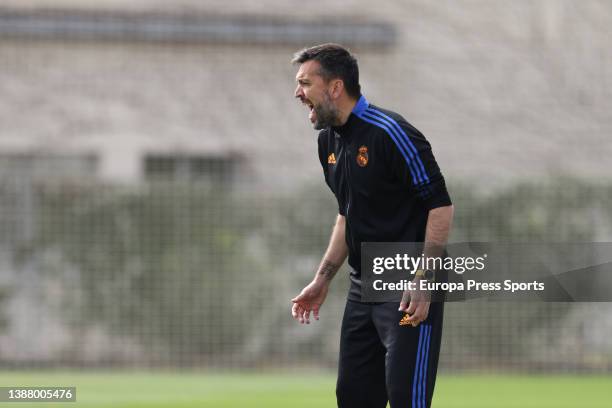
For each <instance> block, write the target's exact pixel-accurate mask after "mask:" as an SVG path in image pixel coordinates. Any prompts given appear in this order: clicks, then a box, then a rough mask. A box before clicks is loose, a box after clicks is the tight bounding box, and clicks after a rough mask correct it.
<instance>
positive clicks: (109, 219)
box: [0, 0, 612, 407]
mask: <svg viewBox="0 0 612 408" xmlns="http://www.w3.org/2000/svg"><path fill="white" fill-rule="evenodd" d="M610 27H612V4H611V3H610V2H608V1H595V0H587V1H582V2H575V1H566V0H539V1H517V2H507V1H498V0H495V1H485V0H481V1H472V0H470V1H468V0H459V1H452V2H450V1H437V2H427V1H407V0H397V1H395V0H394V1H391V0H388V1H381V2H371V1H363V0H341V1H337V2H329V1H321V0H313V1H309V2H301V1H296V0H289V1H280V0H260V1H257V2H254V1H248V0H234V1H217V0H205V1H196V0H177V1H174V2H162V1H158V0H134V1H131V2H123V1H119V0H100V1H97V2H91V1H84V0H5V1H3V2H2V5H1V6H0V367H1V368H2V373H0V379H1V380H2V384H0V385H25V384H26V383H28V384H29V383H36V384H41V383H44V384H51V383H54V384H56V381H59V380H60V379H63V380H64V381H67V382H69V383H70V384H81V383H80V382H79V381H84V380H78V379H77V377H75V376H74V375H73V374H71V373H78V378H97V379H92V380H91V382H90V383H87V384H85V385H83V387H84V388H83V389H84V390H85V396H84V397H82V398H80V399H79V401H81V402H82V403H83V404H86V403H90V404H92V405H88V406H94V405H95V404H99V405H95V406H136V405H128V402H125V401H124V402H121V401H123V400H121V398H122V397H121V395H123V394H121V392H120V391H117V390H118V389H119V388H112V387H118V385H117V384H120V383H122V384H123V385H124V386H126V387H127V385H126V384H129V381H136V380H134V378H141V377H130V376H128V377H125V376H126V375H128V374H126V373H133V372H138V373H141V375H143V376H146V375H152V374H160V375H164V376H165V377H163V378H164V383H165V384H168V382H169V380H168V378H171V377H172V376H173V375H174V373H177V375H179V374H181V373H191V374H193V373H197V375H201V376H202V377H201V378H200V377H197V376H196V377H195V379H193V378H192V381H193V384H192V394H193V395H192V394H189V395H192V397H189V398H191V399H189V398H187V399H186V400H184V401H183V400H181V401H183V402H182V403H184V404H191V403H192V402H194V401H195V402H198V401H199V403H200V404H201V405H198V406H218V407H221V406H228V407H229V406H245V407H246V406H260V405H257V403H256V402H254V401H263V399H264V398H267V397H264V396H261V395H260V394H256V395H260V396H259V397H251V398H252V399H251V400H250V403H246V402H242V403H239V402H235V403H232V402H228V401H229V400H227V401H226V400H223V401H222V399H223V398H226V397H227V398H229V397H228V394H232V392H225V393H224V394H223V396H222V397H219V398H221V399H219V400H217V402H211V401H210V400H206V398H207V397H206V396H202V395H200V394H198V393H199V392H201V390H202V388H201V387H206V386H208V387H209V388H207V391H206V393H212V392H215V391H218V390H219V389H224V388H223V387H226V388H227V387H230V389H232V390H242V391H240V392H241V393H244V392H246V391H244V390H245V389H248V384H253V382H251V381H255V383H257V381H261V379H262V378H269V379H270V381H269V383H266V384H268V385H269V384H285V386H286V387H287V389H292V388H291V387H293V386H295V384H293V385H289V384H286V383H282V381H287V376H288V377H291V378H296V380H295V381H296V382H297V383H298V384H299V383H300V382H301V380H300V377H299V375H303V374H304V373H307V374H306V375H311V376H313V377H308V378H310V379H312V378H316V379H318V380H320V381H322V382H321V384H320V387H319V388H317V389H316V390H314V391H313V390H309V391H308V393H307V394H308V395H310V397H312V395H314V394H316V393H317V392H321V395H323V397H321V398H322V399H321V400H320V401H319V400H317V401H319V402H313V401H314V400H313V401H311V402H309V403H308V405H304V406H332V405H333V389H334V384H333V382H334V378H333V376H334V370H335V367H336V363H337V349H338V341H339V327H340V317H341V313H342V310H343V306H344V301H345V294H346V290H347V288H348V279H347V277H346V269H343V270H342V272H340V273H339V274H338V277H337V278H336V280H335V283H334V285H333V293H332V294H331V295H330V296H329V298H328V300H327V303H326V304H325V306H324V308H323V309H322V319H321V321H319V322H317V323H316V324H311V325H310V326H300V325H299V324H297V323H296V322H294V321H293V320H292V319H291V316H290V299H291V298H292V297H293V296H295V295H296V294H297V293H298V292H299V291H300V290H301V288H302V287H303V286H304V285H305V284H306V283H307V282H309V280H310V279H311V278H312V276H313V274H314V270H315V268H316V267H317V265H318V262H319V260H320V257H321V255H322V253H323V251H324V249H325V247H326V245H327V240H328V237H329V233H330V231H331V227H332V224H333V221H334V218H335V211H336V206H335V202H334V198H333V196H332V194H331V193H330V192H329V190H328V189H327V187H326V186H325V184H324V181H323V177H322V171H321V168H320V164H319V162H318V157H317V150H316V137H317V133H316V132H314V131H313V130H312V128H311V125H310V123H309V121H308V119H307V115H308V112H307V110H306V109H305V108H304V107H303V106H302V105H301V104H299V103H298V102H296V101H295V100H294V98H293V92H294V89H295V80H294V78H295V72H296V70H297V68H296V67H294V66H292V65H291V64H290V60H291V58H292V55H293V53H294V52H295V51H297V50H299V49H301V48H303V47H305V46H309V45H314V44H317V43H322V42H339V43H342V44H344V45H347V46H348V47H349V48H350V49H351V50H352V51H353V52H354V53H355V54H356V56H357V58H358V61H359V64H360V71H361V84H362V90H363V93H364V95H366V97H367V98H368V99H369V100H370V101H371V102H373V103H375V104H377V105H379V106H383V107H385V108H388V109H391V110H394V111H397V112H399V113H401V114H402V115H403V116H405V117H406V118H407V120H408V121H409V122H411V123H412V124H413V125H414V126H416V127H417V128H418V129H420V130H421V131H422V132H423V133H424V134H425V135H426V137H427V138H428V139H429V141H430V142H431V143H432V145H433V148H434V153H435V155H436V157H437V160H438V163H439V165H440V167H441V169H442V171H443V173H444V175H445V177H446V179H447V185H448V186H449V190H450V193H451V196H452V197H453V201H454V203H455V206H456V210H457V213H456V218H455V225H454V230H453V234H452V237H451V241H454V242H461V241H466V240H474V241H504V242H505V241H509V242H512V241H517V242H526V241H527V242H528V241H536V242H542V241H577V242H594V241H596V242H607V241H611V240H612V177H611V176H612V174H611V172H610V156H611V155H612V139H611V137H612V115H610V109H611V104H610V101H611V100H612V99H611V98H612V52H610V43H611V42H612V30H611V29H610ZM445 330H446V332H445V337H444V343H443V347H442V356H441V361H440V369H441V373H442V374H443V375H442V379H441V381H442V382H441V385H440V386H439V387H440V388H439V390H438V392H437V396H436V398H438V401H439V402H440V403H441V405H440V406H449V407H451V406H464V405H460V404H459V402H460V401H467V400H466V399H465V398H469V397H463V398H464V399H463V400H462V399H461V398H459V397H457V394H452V393H451V391H450V390H451V389H452V387H451V385H452V386H455V385H456V386H457V387H459V388H460V387H467V386H468V385H466V384H468V383H454V382H453V381H454V380H455V379H460V378H476V379H477V380H474V381H476V382H472V383H469V384H472V385H469V386H470V387H471V386H473V384H477V385H478V384H480V385H482V387H481V388H486V386H485V385H484V384H488V383H487V382H486V381H487V380H486V378H487V377H488V376H490V375H491V374H496V375H500V376H503V375H510V376H515V377H516V378H518V379H520V378H526V377H525V376H531V375H534V374H538V375H547V376H550V375H553V376H556V375H559V374H563V375H564V377H563V378H566V379H567V378H574V377H572V376H575V378H578V377H582V378H584V376H585V375H587V374H589V375H595V374H596V375H598V376H601V375H604V377H601V378H605V379H606V380H605V381H607V383H608V384H609V383H610V377H605V376H606V375H609V374H610V372H611V371H612V305H610V304H608V303H591V304H586V303H535V302H533V303H522V304H521V303H501V302H495V303H492V302H486V301H473V302H467V303H453V304H449V305H447V308H446V316H445ZM57 373H63V374H62V375H63V377H62V375H59V374H57ZM96 373H98V374H99V373H104V377H103V379H101V378H102V377H86V376H87V375H96ZM109 373H110V374H115V375H116V377H115V378H118V379H120V380H118V382H115V383H113V382H112V381H113V380H112V379H110V380H109V378H111V377H112V375H110V377H109V376H108V375H109ZM219 373H222V374H219ZM308 373H310V374H308ZM56 375H59V376H56ZM245 375H247V376H248V375H252V376H253V377H246V379H245V377H244V376H245ZM483 375H484V377H478V376H483ZM83 376H85V377H83ZM122 376H123V377H122ZM296 376H297V377H296ZM470 376H476V377H470ZM568 376H569V377H568ZM126 378H128V379H129V380H126ZM147 378H149V377H147ZM172 378H173V377H172ZM190 378H191V377H190ZM249 378H250V379H249ZM483 378H484V379H483ZM547 378H548V377H547ZM597 378H600V377H597ZM54 379H55V380H56V381H54ZM88 381H89V380H88ZM105 381H109V382H105ZM147 381H149V382H148V384H155V382H154V380H151V379H150V378H149V380H147ZM155 381H159V379H158V380H155ZM233 381H237V382H233ZM308 381H310V380H308ZM457 381H460V380H457ZM559 381H561V380H559ZM605 381H604V382H605ZM96 384H107V386H109V387H111V385H108V384H112V387H111V388H110V389H109V390H108V392H107V393H106V392H102V391H100V390H101V389H103V388H100V387H98V388H96ZM177 384H183V385H184V384H186V383H185V382H182V383H181V382H180V381H179V382H178V383H177ZM206 384H208V385H206ZM211 384H212V385H211ZM228 384H229V385H228ZM257 384H260V383H257ZM554 384H556V385H559V384H561V383H559V382H557V383H554ZM60 385H62V384H60ZM64 385H68V384H64ZM234 386H235V387H234ZM241 386H242V388H240V387H241ZM88 387H89V388H88ZM134 387H136V386H134ZM175 387H177V388H176V389H180V388H181V385H176V384H175ZM244 387H246V388H244ZM258 387H259V388H258V389H261V387H264V386H263V385H261V384H260V386H258ZM279 387H281V386H279ZM152 388H154V387H148V388H147V387H145V386H143V388H142V393H139V392H133V393H132V394H133V395H132V396H131V397H130V398H132V400H130V401H132V402H131V403H134V404H136V403H140V402H139V401H140V399H139V398H141V397H142V394H144V393H147V395H149V393H151V392H152V391H151V390H152ZM264 388H265V387H264ZM281 388H282V387H281ZM134 389H137V388H134ZM176 389H175V390H176ZM113 390H114V391H113ZM445 390H446V391H445ZM173 392H174V391H173ZM176 392H178V391H176ZM296 392H297V391H296ZM157 393H158V394H156V395H157V397H158V399H157V400H156V403H159V401H160V400H163V398H164V397H165V396H167V395H172V396H173V397H172V398H174V397H175V394H172V392H171V391H164V390H159V389H158V390H157ZM102 394H105V396H106V398H110V399H106V400H104V399H103V397H102V396H101V395H102ZM247 394H248V392H247ZM534 394H537V392H535V391H534ZM77 395H78V394H77ZM109 395H110V397H109ZM126 395H127V394H126ZM251 395H252V394H251ZM317 395H318V394H317ZM438 395H439V396H438ZM591 395H593V394H591ZM451 396H452V398H451ZM96 398H97V399H96ZM100 398H102V399H100ZM113 398H115V399H113ZM125 398H128V397H125ZM168 398H170V397H168ZM198 398H200V399H198ZM277 398H281V399H279V400H278V401H277V402H278V404H279V405H274V403H273V402H269V403H265V404H264V403H262V404H263V405H261V406H268V407H269V406H285V405H283V401H284V402H285V403H288V401H290V400H289V399H284V400H283V399H282V398H283V397H282V396H278V395H277ZM287 398H289V397H287ZM303 398H306V399H304V401H306V400H307V398H309V397H307V396H303ZM445 398H447V399H445ZM492 398H493V397H492ZM516 398H518V397H516ZM593 398H594V397H593ZM128 399H129V398H128ZM511 400H512V398H510V399H507V400H506V402H505V404H511ZM583 400H584V398H583ZM100 401H103V402H100ZM134 401H135V402H134ZM173 401H174V402H172V403H168V404H169V405H155V404H154V403H153V402H151V401H150V402H149V403H147V404H145V405H142V406H179V405H180V404H178V403H177V400H176V399H175V400H173ZM309 401H310V400H309ZM458 401H459V402H458ZM543 401H544V400H543ZM593 401H594V400H593ZM122 404H123V405H122ZM143 404H144V403H143ZM207 404H208V405H207ZM232 404H234V405H232ZM317 404H319V405H317ZM444 404H446V405H444ZM453 404H455V405H453ZM457 404H459V405H457ZM466 404H467V402H466ZM517 404H518V402H517ZM602 404H603V403H602ZM138 406H140V405H138ZM180 406H183V405H180ZM184 406H192V405H184ZM194 406H195V405H194ZM292 406H301V405H292ZM465 406H471V407H474V406H479V405H477V403H476V402H473V403H471V405H465ZM487 406H514V405H503V404H502V405H500V404H499V403H493V404H492V405H491V404H489V405H487ZM517 406H520V405H517ZM522 406H526V405H522ZM539 406H544V405H539ZM555 406H565V405H562V404H561V405H555ZM567 406H578V405H567ZM581 406H599V405H596V404H595V403H593V404H591V405H588V404H587V405H581ZM601 406H607V405H605V404H604V405H601Z"/></svg>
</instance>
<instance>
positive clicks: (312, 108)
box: [302, 99, 315, 122]
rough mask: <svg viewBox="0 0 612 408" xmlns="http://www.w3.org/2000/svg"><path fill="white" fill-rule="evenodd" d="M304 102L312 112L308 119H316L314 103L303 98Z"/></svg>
mask: <svg viewBox="0 0 612 408" xmlns="http://www.w3.org/2000/svg"><path fill="white" fill-rule="evenodd" d="M302 103H303V104H304V105H306V107H307V108H308V110H309V111H310V113H309V114H308V119H310V121H311V122H312V121H314V120H315V111H314V104H313V103H312V102H310V101H309V100H307V99H304V100H302Z"/></svg>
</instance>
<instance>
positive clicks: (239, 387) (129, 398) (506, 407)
mask: <svg viewBox="0 0 612 408" xmlns="http://www.w3.org/2000/svg"><path fill="white" fill-rule="evenodd" d="M334 382H335V378H334V377H333V376H330V375H328V374H321V375H317V374H306V375H303V374H299V373H297V372H291V373H285V374H276V375H271V374H248V375H247V374H244V375H229V374H228V375H213V374H174V373H153V374H151V373H87V372H58V373H55V372H0V386H28V385H30V386H76V387H77V403H74V404H67V403H64V404H58V403H44V404H27V406H28V407H53V406H58V405H61V406H68V407H74V408H77V407H96V408H102V407H120V408H136V407H138V408H145V407H148V408H162V407H163V408H195V407H210V408H230V407H231V408H259V407H261V408H264V407H265V408H281V407H283V408H285V407H291V408H307V407H308V408H316V407H335V397H334ZM611 387H612V377H592V376H591V377H589V376H580V377H573V376H502V375H498V376H475V375H466V376H441V377H439V378H438V383H437V385H436V395H435V398H434V404H433V406H434V407H436V408H464V407H465V408H468V407H469V408H481V407H482V408H485V407H486V408H491V407H499V408H514V407H516V408H519V407H521V408H530V407H533V408H535V407H537V408H548V407H550V408H553V407H554V408H576V407H584V408H599V407H602V408H603V407H610V406H612V403H611V402H610V388H611ZM0 406H15V405H14V404H13V403H0ZM18 406H20V407H21V406H26V404H18Z"/></svg>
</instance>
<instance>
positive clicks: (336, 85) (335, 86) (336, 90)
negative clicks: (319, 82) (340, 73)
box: [329, 79, 344, 99]
mask: <svg viewBox="0 0 612 408" xmlns="http://www.w3.org/2000/svg"><path fill="white" fill-rule="evenodd" d="M330 85H331V89H330V91H329V94H330V96H331V97H332V99H338V98H339V97H340V95H342V92H343V91H344V81H342V80H341V79H334V80H332V81H331V84H330Z"/></svg>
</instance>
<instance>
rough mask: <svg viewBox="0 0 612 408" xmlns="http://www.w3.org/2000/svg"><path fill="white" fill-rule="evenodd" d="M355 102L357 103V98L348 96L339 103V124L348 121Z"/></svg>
mask: <svg viewBox="0 0 612 408" xmlns="http://www.w3.org/2000/svg"><path fill="white" fill-rule="evenodd" d="M355 104H357V99H353V98H349V97H347V98H346V99H345V100H343V101H340V102H339V103H338V119H339V120H338V122H339V126H342V125H344V124H345V123H346V121H347V120H348V118H349V116H351V112H352V111H353V108H355Z"/></svg>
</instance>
